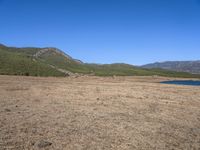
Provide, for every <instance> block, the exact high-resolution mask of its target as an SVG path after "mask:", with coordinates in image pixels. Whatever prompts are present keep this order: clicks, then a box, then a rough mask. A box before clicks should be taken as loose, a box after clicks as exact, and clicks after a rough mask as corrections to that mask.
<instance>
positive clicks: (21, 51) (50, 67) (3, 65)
mask: <svg viewBox="0 0 200 150" xmlns="http://www.w3.org/2000/svg"><path fill="white" fill-rule="evenodd" d="M74 73H79V74H91V75H98V76H112V75H121V76H132V75H138V76H146V75H159V76H170V77H200V76H199V75H191V74H189V73H183V72H174V71H166V70H163V69H146V68H139V67H135V66H132V65H128V64H123V63H116V64H102V65H99V64H87V63H83V62H81V61H80V60H76V59H73V58H72V57H71V56H69V55H67V54H65V53H64V52H63V51H61V50H59V49H57V48H51V47H47V48H33V47H26V48H16V47H7V46H4V45H2V44H1V45H0V74H7V75H27V76H29V75H30V76H66V75H73V74H74Z"/></svg>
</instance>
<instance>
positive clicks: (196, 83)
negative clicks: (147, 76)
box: [161, 80, 200, 86]
mask: <svg viewBox="0 0 200 150" xmlns="http://www.w3.org/2000/svg"><path fill="white" fill-rule="evenodd" d="M161 83H164V84H176V85H191V86H200V80H199V81H195V80H172V81H163V82H161Z"/></svg>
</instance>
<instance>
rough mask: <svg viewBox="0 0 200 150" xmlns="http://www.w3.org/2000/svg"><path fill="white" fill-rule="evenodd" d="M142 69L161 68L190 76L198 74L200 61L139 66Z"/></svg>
mask: <svg viewBox="0 0 200 150" xmlns="http://www.w3.org/2000/svg"><path fill="white" fill-rule="evenodd" d="M141 67H142V68H148V69H152V68H161V69H166V70H171V71H178V72H189V73H192V74H200V60H194V61H163V62H155V63H150V64H146V65H143V66H141Z"/></svg>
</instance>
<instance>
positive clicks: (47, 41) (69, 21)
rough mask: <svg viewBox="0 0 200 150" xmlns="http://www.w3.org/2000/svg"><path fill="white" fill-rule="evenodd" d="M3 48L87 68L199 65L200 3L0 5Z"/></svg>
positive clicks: (26, 1) (21, 1)
mask: <svg viewBox="0 0 200 150" xmlns="http://www.w3.org/2000/svg"><path fill="white" fill-rule="evenodd" d="M0 43H2V44H5V45H8V46H17V47H26V46H34V47H47V46H50V47H57V48H59V49H61V50H63V51H65V52H66V53H67V54H69V55H71V56H72V57H74V58H77V59H80V60H82V61H84V62H95V63H115V62H124V63H129V64H134V65H141V64H146V63H151V62H155V61H166V60H198V59H200V0H0Z"/></svg>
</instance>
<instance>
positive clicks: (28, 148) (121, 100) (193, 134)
mask: <svg viewBox="0 0 200 150" xmlns="http://www.w3.org/2000/svg"><path fill="white" fill-rule="evenodd" d="M163 80H168V79H167V78H161V77H115V78H112V77H78V78H72V77H68V78H53V77H49V78H42V77H20V76H0V150H11V149H12V150H34V149H35V150H37V149H46V150H134V149H136V150H148V149H151V150H156V149H157V150H162V149H186V150H191V149H194V150H199V149H200V87H193V86H177V85H165V84H160V83H158V82H159V81H163Z"/></svg>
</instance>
